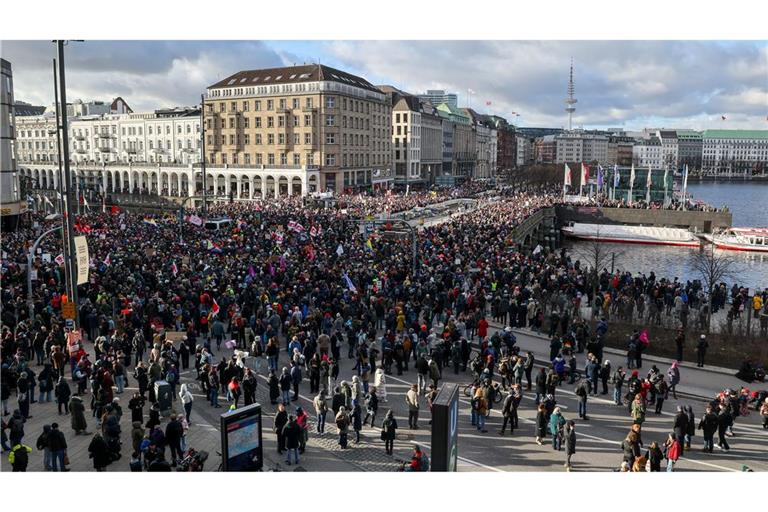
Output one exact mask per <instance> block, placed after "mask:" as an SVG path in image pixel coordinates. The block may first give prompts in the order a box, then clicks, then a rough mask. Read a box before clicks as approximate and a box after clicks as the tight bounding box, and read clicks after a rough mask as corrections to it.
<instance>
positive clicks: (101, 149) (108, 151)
mask: <svg viewBox="0 0 768 512" xmlns="http://www.w3.org/2000/svg"><path fill="white" fill-rule="evenodd" d="M99 151H100V152H102V153H111V152H112V148H107V147H100V148H99Z"/></svg>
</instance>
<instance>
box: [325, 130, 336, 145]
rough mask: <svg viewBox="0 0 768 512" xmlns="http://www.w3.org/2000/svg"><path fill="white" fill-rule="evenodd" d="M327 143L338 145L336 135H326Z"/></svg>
mask: <svg viewBox="0 0 768 512" xmlns="http://www.w3.org/2000/svg"><path fill="white" fill-rule="evenodd" d="M325 143H326V144H336V134H335V133H326V134H325Z"/></svg>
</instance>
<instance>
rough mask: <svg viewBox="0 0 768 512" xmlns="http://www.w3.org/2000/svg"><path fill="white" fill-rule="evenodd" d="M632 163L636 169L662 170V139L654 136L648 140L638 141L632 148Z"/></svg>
mask: <svg viewBox="0 0 768 512" xmlns="http://www.w3.org/2000/svg"><path fill="white" fill-rule="evenodd" d="M632 162H633V163H634V164H635V167H652V168H654V169H657V168H662V167H663V166H664V156H663V154H662V151H661V139H659V138H658V137H656V136H653V135H652V136H650V137H648V138H647V139H638V140H637V142H636V143H635V145H634V146H633V147H632Z"/></svg>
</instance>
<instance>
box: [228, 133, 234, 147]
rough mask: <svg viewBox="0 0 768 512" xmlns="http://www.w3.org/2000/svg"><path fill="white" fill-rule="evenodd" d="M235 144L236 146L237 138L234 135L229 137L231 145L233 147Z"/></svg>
mask: <svg viewBox="0 0 768 512" xmlns="http://www.w3.org/2000/svg"><path fill="white" fill-rule="evenodd" d="M234 144H235V136H234V135H230V136H229V145H230V146H233V145H234Z"/></svg>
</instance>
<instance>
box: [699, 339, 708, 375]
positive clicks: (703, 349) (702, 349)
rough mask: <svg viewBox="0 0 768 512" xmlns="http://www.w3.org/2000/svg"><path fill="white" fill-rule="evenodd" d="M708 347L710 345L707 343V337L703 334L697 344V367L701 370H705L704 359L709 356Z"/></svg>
mask: <svg viewBox="0 0 768 512" xmlns="http://www.w3.org/2000/svg"><path fill="white" fill-rule="evenodd" d="M708 347H709V343H707V336H706V334H702V335H701V336H700V337H699V342H698V343H697V344H696V366H698V367H699V368H704V357H705V356H706V355H707V348H708Z"/></svg>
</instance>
